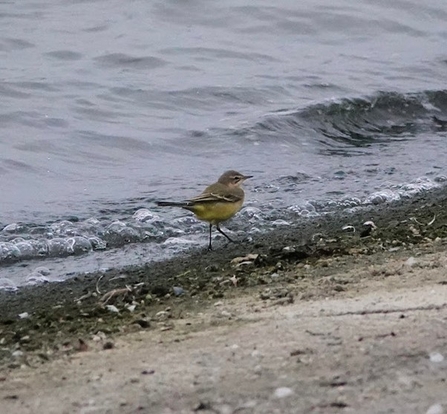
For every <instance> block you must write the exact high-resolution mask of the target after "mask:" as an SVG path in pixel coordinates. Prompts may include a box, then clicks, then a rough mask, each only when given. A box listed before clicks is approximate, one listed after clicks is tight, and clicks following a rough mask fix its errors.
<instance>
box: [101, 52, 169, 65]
mask: <svg viewBox="0 0 447 414" xmlns="http://www.w3.org/2000/svg"><path fill="white" fill-rule="evenodd" d="M94 61H95V62H97V63H98V64H99V65H100V66H103V67H107V68H132V69H155V68H159V67H162V66H166V65H167V62H166V61H164V60H163V59H159V58H156V57H153V56H142V57H137V56H131V55H127V54H125V53H110V54H107V55H102V56H98V57H96V58H94Z"/></svg>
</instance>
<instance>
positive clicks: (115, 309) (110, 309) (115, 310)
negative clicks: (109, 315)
mask: <svg viewBox="0 0 447 414" xmlns="http://www.w3.org/2000/svg"><path fill="white" fill-rule="evenodd" d="M106 309H107V310H108V311H110V312H114V313H119V312H120V311H119V309H118V308H117V307H116V306H115V305H106Z"/></svg>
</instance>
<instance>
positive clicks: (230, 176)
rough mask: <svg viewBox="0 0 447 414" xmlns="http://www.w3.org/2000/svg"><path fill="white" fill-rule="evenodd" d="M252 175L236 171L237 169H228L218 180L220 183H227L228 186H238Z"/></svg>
mask: <svg viewBox="0 0 447 414" xmlns="http://www.w3.org/2000/svg"><path fill="white" fill-rule="evenodd" d="M251 177H253V176H252V175H244V174H241V173H238V172H237V171H234V170H230V171H226V172H224V173H223V174H222V175H221V176H220V177H219V180H218V182H219V183H221V184H225V185H228V186H229V187H239V186H240V185H241V184H242V183H243V182H244V181H245V180H247V179H248V178H251Z"/></svg>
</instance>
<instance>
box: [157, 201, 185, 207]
mask: <svg viewBox="0 0 447 414" xmlns="http://www.w3.org/2000/svg"><path fill="white" fill-rule="evenodd" d="M156 203H157V206H160V207H183V208H185V207H189V206H190V205H191V204H190V203H188V202H186V201H183V202H175V201H157V202H156Z"/></svg>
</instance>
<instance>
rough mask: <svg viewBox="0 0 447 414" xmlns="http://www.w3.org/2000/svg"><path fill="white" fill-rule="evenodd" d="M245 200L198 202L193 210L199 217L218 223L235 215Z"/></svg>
mask: <svg viewBox="0 0 447 414" xmlns="http://www.w3.org/2000/svg"><path fill="white" fill-rule="evenodd" d="M242 203H243V200H241V201H238V202H236V203H227V202H211V203H197V204H196V205H195V206H194V208H191V211H192V212H193V213H194V214H195V215H196V216H197V218H198V219H200V220H204V221H208V222H209V223H211V224H214V225H215V224H218V223H220V222H221V221H225V220H228V219H230V218H231V217H233V216H234V215H235V214H236V213H237V212H238V211H239V210H240V209H241V207H242Z"/></svg>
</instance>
